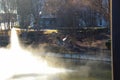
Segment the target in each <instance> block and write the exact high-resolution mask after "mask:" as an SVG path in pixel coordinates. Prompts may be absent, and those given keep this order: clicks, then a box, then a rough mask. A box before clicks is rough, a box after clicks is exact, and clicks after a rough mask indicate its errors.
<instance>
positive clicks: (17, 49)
mask: <svg viewBox="0 0 120 80" xmlns="http://www.w3.org/2000/svg"><path fill="white" fill-rule="evenodd" d="M60 72H65V70H63V69H58V68H52V67H49V66H48V64H47V62H46V61H45V60H43V59H38V58H35V57H34V56H33V55H32V53H31V52H29V51H26V50H23V49H22V48H21V46H20V44H19V40H18V37H17V34H16V31H15V29H14V28H13V29H12V30H11V43H10V48H9V49H7V48H0V80H16V77H20V76H21V78H20V79H17V80H34V78H33V76H40V75H42V76H41V77H39V80H45V79H46V75H51V74H56V73H60ZM30 75H31V76H30ZM22 76H28V77H27V78H24V77H22ZM35 80H36V79H35Z"/></svg>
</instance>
